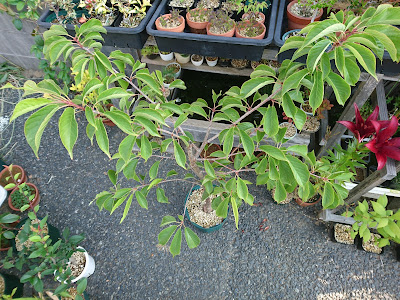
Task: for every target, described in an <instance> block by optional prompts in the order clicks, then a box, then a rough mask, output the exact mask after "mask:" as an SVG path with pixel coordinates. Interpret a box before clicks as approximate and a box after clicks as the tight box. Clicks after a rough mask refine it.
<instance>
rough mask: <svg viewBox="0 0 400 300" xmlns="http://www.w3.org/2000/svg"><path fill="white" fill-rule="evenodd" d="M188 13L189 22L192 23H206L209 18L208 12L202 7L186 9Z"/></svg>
mask: <svg viewBox="0 0 400 300" xmlns="http://www.w3.org/2000/svg"><path fill="white" fill-rule="evenodd" d="M188 12H189V13H190V21H192V22H207V21H208V18H209V16H210V11H209V10H208V9H207V8H202V7H197V8H193V9H188Z"/></svg>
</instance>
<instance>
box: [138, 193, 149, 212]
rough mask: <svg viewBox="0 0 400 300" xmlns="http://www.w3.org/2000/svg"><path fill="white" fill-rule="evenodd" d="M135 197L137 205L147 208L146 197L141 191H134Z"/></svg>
mask: <svg viewBox="0 0 400 300" xmlns="http://www.w3.org/2000/svg"><path fill="white" fill-rule="evenodd" d="M135 197H136V200H137V202H138V203H139V205H140V206H141V207H143V208H145V209H148V208H149V207H148V204H147V199H146V197H145V196H144V195H143V193H142V191H136V192H135Z"/></svg>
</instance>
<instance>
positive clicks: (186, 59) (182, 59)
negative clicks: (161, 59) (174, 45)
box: [174, 52, 190, 64]
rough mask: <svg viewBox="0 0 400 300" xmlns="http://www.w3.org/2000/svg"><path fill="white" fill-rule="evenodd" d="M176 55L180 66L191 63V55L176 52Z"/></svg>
mask: <svg viewBox="0 0 400 300" xmlns="http://www.w3.org/2000/svg"><path fill="white" fill-rule="evenodd" d="M174 55H175V58H176V61H177V62H178V63H180V64H186V63H188V62H189V61H190V54H184V53H176V52H174Z"/></svg>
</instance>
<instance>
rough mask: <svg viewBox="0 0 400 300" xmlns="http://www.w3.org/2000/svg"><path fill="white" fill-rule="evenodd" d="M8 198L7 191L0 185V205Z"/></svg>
mask: <svg viewBox="0 0 400 300" xmlns="http://www.w3.org/2000/svg"><path fill="white" fill-rule="evenodd" d="M6 199H7V191H6V189H5V188H3V187H2V186H1V185H0V206H2V205H3V202H4V200H6Z"/></svg>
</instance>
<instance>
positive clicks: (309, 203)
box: [295, 196, 322, 207]
mask: <svg viewBox="0 0 400 300" xmlns="http://www.w3.org/2000/svg"><path fill="white" fill-rule="evenodd" d="M321 199H322V197H321V196H319V197H318V200H317V201H314V202H303V200H301V199H300V198H295V200H296V203H297V204H298V205H300V206H301V207H308V206H312V205H315V204H317V203H318V202H319V201H321Z"/></svg>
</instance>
